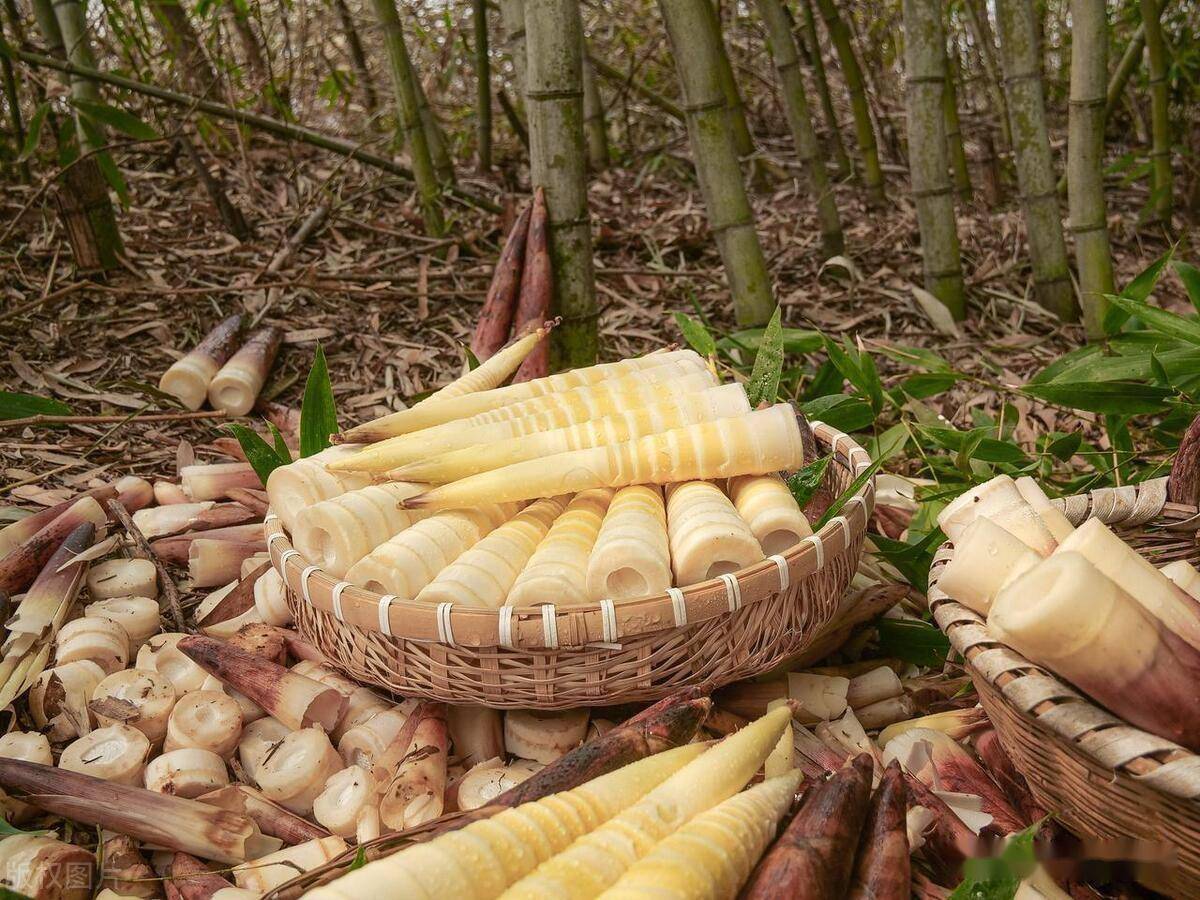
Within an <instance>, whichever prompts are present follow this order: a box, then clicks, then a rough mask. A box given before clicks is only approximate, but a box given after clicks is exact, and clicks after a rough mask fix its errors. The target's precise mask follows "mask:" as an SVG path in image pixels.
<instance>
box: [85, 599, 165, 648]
mask: <svg viewBox="0 0 1200 900" xmlns="http://www.w3.org/2000/svg"><path fill="white" fill-rule="evenodd" d="M83 614H84V616H85V617H91V618H101V619H112V621H114V622H116V623H117V624H118V625H120V626H121V627H122V628H124V629H125V633H126V634H127V635H128V636H129V649H130V652H131V653H136V652H137V651H138V650H140V649H141V648H142V645H143V644H145V643H146V641H147V640H149V639H150V638H151V637H153V636H154V635H156V634H158V630H159V627H160V624H161V623H160V622H159V617H158V601H156V600H153V599H151V598H150V597H110V598H108V599H107V600H97V601H96V602H95V603H89V604H88V605H87V606H85V607H84V608H83Z"/></svg>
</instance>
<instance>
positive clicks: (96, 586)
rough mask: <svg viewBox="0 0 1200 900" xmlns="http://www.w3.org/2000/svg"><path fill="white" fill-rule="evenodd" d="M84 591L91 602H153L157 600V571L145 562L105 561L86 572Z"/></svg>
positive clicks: (142, 560) (133, 560)
mask: <svg viewBox="0 0 1200 900" xmlns="http://www.w3.org/2000/svg"><path fill="white" fill-rule="evenodd" d="M87 587H88V594H89V595H90V596H91V598H92V599H93V600H108V599H111V598H112V597H151V598H154V597H157V596H158V570H157V569H155V568H154V563H152V562H151V561H150V560H148V559H106V560H104V561H103V562H98V563H96V564H95V565H93V566H92V567H91V569H89V570H88V576H87Z"/></svg>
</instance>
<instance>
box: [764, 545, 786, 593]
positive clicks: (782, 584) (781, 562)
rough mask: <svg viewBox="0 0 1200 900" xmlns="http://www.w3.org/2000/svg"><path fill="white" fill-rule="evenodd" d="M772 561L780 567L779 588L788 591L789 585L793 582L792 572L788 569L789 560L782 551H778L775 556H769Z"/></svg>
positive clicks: (776, 566)
mask: <svg viewBox="0 0 1200 900" xmlns="http://www.w3.org/2000/svg"><path fill="white" fill-rule="evenodd" d="M767 559H769V560H770V561H771V562H773V563H775V568H777V569H779V589H780V590H781V591H786V590H787V589H788V585H789V584H791V583H792V573H791V572H789V571H788V561H787V560H786V559H785V558H784V556H783V554H782V553H776V554H775V555H774V556H768V557H767Z"/></svg>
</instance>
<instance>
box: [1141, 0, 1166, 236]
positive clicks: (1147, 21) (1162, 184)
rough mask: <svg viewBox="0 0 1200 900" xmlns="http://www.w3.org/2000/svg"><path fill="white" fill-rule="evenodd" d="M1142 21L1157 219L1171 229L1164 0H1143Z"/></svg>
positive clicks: (1152, 183) (1152, 179) (1154, 204)
mask: <svg viewBox="0 0 1200 900" xmlns="http://www.w3.org/2000/svg"><path fill="white" fill-rule="evenodd" d="M1139 8H1140V9H1141V13H1142V25H1143V26H1145V35H1146V57H1147V60H1148V61H1149V70H1150V71H1149V75H1150V134H1151V148H1150V163H1151V174H1152V177H1151V180H1150V190H1151V194H1150V201H1151V205H1152V206H1153V208H1154V215H1155V217H1156V219H1157V220H1158V221H1159V222H1160V223H1161V224H1162V225H1163V227H1164V228H1166V229H1167V230H1168V231H1170V230H1171V227H1172V226H1171V213H1172V210H1173V209H1174V184H1173V178H1174V176H1173V174H1172V172H1171V115H1170V98H1169V92H1170V87H1171V86H1170V83H1169V78H1168V74H1167V65H1168V62H1167V46H1166V42H1165V41H1164V40H1163V33H1162V22H1161V21H1160V19H1161V16H1162V5H1161V3H1160V0H1139Z"/></svg>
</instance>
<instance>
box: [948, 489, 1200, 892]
mask: <svg viewBox="0 0 1200 900" xmlns="http://www.w3.org/2000/svg"><path fill="white" fill-rule="evenodd" d="M1056 503H1057V504H1058V505H1059V506H1060V508H1061V509H1062V510H1063V512H1064V513H1065V514H1066V516H1067V518H1068V519H1070V520H1071V522H1072V524H1075V525H1078V524H1079V523H1081V522H1083V521H1084V520H1085V519H1087V518H1090V517H1092V516H1095V517H1096V518H1098V519H1100V520H1101V521H1103V522H1105V523H1106V524H1108V525H1110V526H1112V527H1113V528H1114V529H1115V530H1116V531H1117V532H1118V533H1119V534H1120V535H1121V537H1123V538H1124V539H1125V540H1126V541H1127V542H1129V544H1131V545H1132V546H1134V547H1136V548H1137V549H1138V551H1139V552H1140V553H1142V555H1144V556H1145V557H1146V558H1147V559H1149V560H1151V561H1152V562H1153V563H1155V564H1156V565H1160V566H1161V565H1164V564H1166V563H1168V562H1171V561H1172V560H1176V559H1186V560H1188V561H1189V562H1191V563H1196V562H1197V561H1198V560H1200V545H1198V544H1197V541H1196V527H1197V522H1196V519H1197V514H1198V511H1197V508H1196V507H1195V506H1194V505H1189V504H1182V503H1174V502H1170V501H1169V500H1168V494H1167V479H1166V478H1161V479H1156V480H1153V481H1147V482H1144V483H1142V484H1139V485H1132V486H1127V487H1120V488H1104V489H1101V490H1096V491H1092V492H1091V493H1089V494H1084V495H1079V496H1075V497H1068V498H1066V499H1065V500H1060V501H1056ZM953 553H954V548H953V545H952V544H950V543H947V544H944V545H943V546H942V547H941V549H940V550H939V551H938V553H937V555H936V556H935V557H934V563H933V567H932V569H931V571H930V582H929V583H930V588H929V605H930V608H931V609H932V611H933V616H934V619H935V620H936V621H937V623H938V626H939V627H940V628H941V629H942V630H943V631H944V632H945V633H946V635H947V636H948V637H949V638H950V643H951V645H952V646H953V647H954V649H955V650H957V651H958V652H959V653H961V654H962V656H963V657H964V658H965V660H966V667H967V670H968V672H969V673H970V675H971V678H972V680H973V681H974V683H975V687H976V689H977V690H978V692H979V699H980V702H981V703H982V705H983V708H984V709H985V710H986V711H987V714H988V716H989V717H990V718H991V720H992V723H993V724H994V725H995V727H996V732H997V734H998V735H999V737H1000V742H1001V744H1003V746H1004V748H1005V750H1007V751H1008V753H1009V755H1010V756H1011V757H1012V759H1013V762H1014V763H1015V764H1016V766H1017V768H1018V769H1019V770H1020V771H1021V772H1022V774H1024V775H1025V776H1026V778H1027V779H1028V781H1029V786H1030V788H1031V789H1032V791H1033V794H1034V796H1035V797H1036V798H1037V800H1038V802H1039V804H1041V805H1042V806H1043V808H1045V809H1047V810H1049V811H1051V812H1052V813H1054V814H1055V815H1056V816H1057V817H1058V818H1059V820H1060V821H1061V822H1062V823H1063V824H1064V825H1065V826H1066V827H1067V828H1068V829H1070V830H1071V831H1073V832H1075V833H1076V834H1079V835H1081V836H1088V837H1093V838H1098V839H1105V840H1109V839H1115V838H1133V839H1136V840H1141V841H1145V842H1148V843H1150V844H1153V845H1157V846H1159V847H1163V848H1164V849H1166V850H1167V851H1168V852H1169V853H1170V854H1171V856H1173V857H1174V858H1173V860H1170V861H1169V863H1168V865H1166V866H1156V867H1147V869H1146V872H1145V875H1144V877H1143V876H1142V875H1139V877H1143V880H1145V881H1146V882H1147V883H1148V884H1149V885H1150V886H1151V887H1153V888H1155V889H1156V890H1159V891H1161V892H1163V893H1166V894H1168V895H1169V896H1173V897H1196V896H1200V756H1197V755H1196V754H1195V753H1192V752H1191V751H1190V750H1185V749H1184V748H1182V747H1180V746H1179V745H1178V744H1175V743H1172V742H1171V741H1168V740H1165V739H1163V738H1160V737H1157V736H1156V735H1153V734H1149V733H1147V732H1145V731H1142V730H1141V729H1139V728H1134V727H1132V726H1130V725H1128V724H1126V723H1125V722H1124V721H1122V720H1121V719H1118V718H1117V717H1116V716H1113V715H1112V714H1111V713H1109V712H1108V711H1106V710H1104V709H1102V708H1100V707H1099V706H1097V705H1096V704H1094V703H1093V702H1092V701H1091V700H1089V699H1088V698H1087V697H1085V696H1083V695H1081V694H1080V693H1079V692H1078V691H1076V690H1075V689H1073V688H1072V687H1070V686H1069V685H1067V684H1065V683H1063V682H1062V681H1060V680H1059V679H1058V678H1057V677H1055V676H1054V675H1053V674H1051V673H1050V672H1048V671H1047V670H1045V669H1042V668H1040V667H1038V666H1036V665H1034V664H1033V663H1031V662H1029V660H1027V659H1025V658H1024V657H1023V656H1021V655H1020V654H1019V653H1017V652H1016V651H1014V650H1012V649H1011V648H1009V647H1007V646H1005V645H1003V644H1000V643H998V642H997V641H995V640H994V639H992V637H991V636H990V635H989V634H988V632H987V629H986V627H985V624H984V619H983V618H982V617H981V616H979V615H978V614H977V613H975V612H973V611H971V610H969V609H967V608H966V607H965V606H962V605H961V604H958V603H955V602H954V601H953V600H951V599H950V598H949V597H947V596H946V595H945V594H944V593H943V592H942V591H941V590H939V589H938V586H937V578H938V575H939V574H940V573H941V571H942V568H943V567H944V566H945V565H946V563H947V561H948V560H949V559H950V558H951V557H952V556H953ZM1198 690H1200V688H1198Z"/></svg>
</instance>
